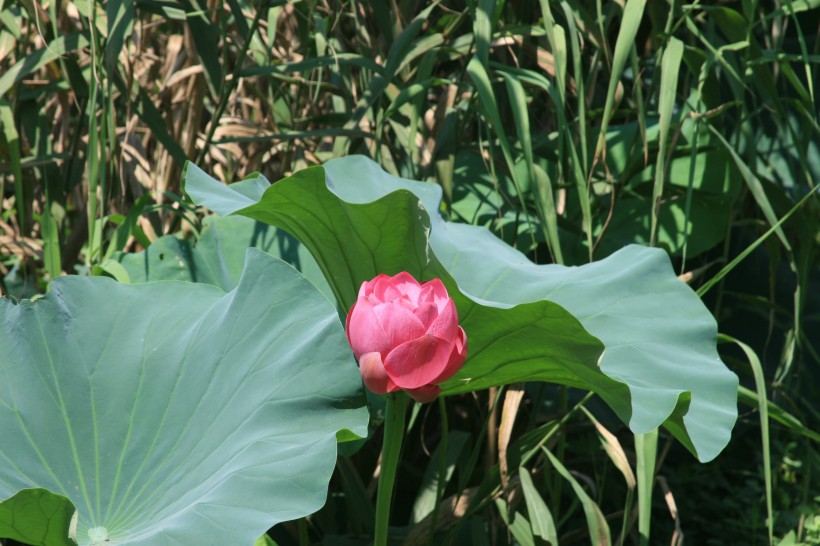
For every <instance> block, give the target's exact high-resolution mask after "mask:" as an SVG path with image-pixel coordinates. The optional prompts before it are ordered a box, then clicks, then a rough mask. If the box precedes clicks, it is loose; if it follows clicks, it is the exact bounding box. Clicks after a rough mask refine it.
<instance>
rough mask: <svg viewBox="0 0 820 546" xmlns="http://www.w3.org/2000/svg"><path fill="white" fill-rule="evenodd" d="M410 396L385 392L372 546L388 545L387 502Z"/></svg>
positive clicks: (391, 492) (390, 491) (388, 521)
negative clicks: (385, 400)
mask: <svg viewBox="0 0 820 546" xmlns="http://www.w3.org/2000/svg"><path fill="white" fill-rule="evenodd" d="M408 402H409V398H408V397H407V395H406V394H405V393H403V392H397V393H393V394H388V395H387V406H386V408H385V413H384V441H383V443H382V468H381V473H380V474H379V487H378V489H377V493H376V535H375V539H374V541H373V544H374V546H387V530H388V525H389V523H390V501H391V500H392V498H393V483H394V482H395V481H396V467H397V466H398V462H399V453H401V444H402V441H403V440H404V416H405V413H406V412H407V403H408Z"/></svg>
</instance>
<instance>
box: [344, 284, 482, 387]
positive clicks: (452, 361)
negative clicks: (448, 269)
mask: <svg viewBox="0 0 820 546" xmlns="http://www.w3.org/2000/svg"><path fill="white" fill-rule="evenodd" d="M345 330H346V332H347V340H348V341H349V342H350V346H351V347H352V348H353V354H354V355H355V356H356V359H357V360H358V361H359V369H360V371H361V373H362V379H363V380H364V384H365V386H366V387H367V388H368V389H370V390H371V391H373V392H374V393H376V394H386V393H389V392H396V391H398V390H404V391H406V392H407V393H408V394H409V395H410V396H411V397H413V398H414V399H415V400H417V401H419V402H431V401H432V400H435V399H436V397H437V396H438V394H439V393H440V392H441V388H440V387H438V386H437V384H438V383H442V382H444V381H446V380H448V379H449V378H451V377H452V376H453V375H454V374H455V373H456V372H457V371H458V370H459V369H461V366H462V365H463V364H464V359H465V358H466V357H467V337H466V335H465V334H464V330H463V329H462V328H461V326H459V325H458V314H457V312H456V306H455V303H453V300H452V299H451V298H450V296H449V295H448V294H447V289H446V288H444V285H443V284H442V283H441V281H440V280H439V279H433V280H432V281H428V282H425V283H422V284H419V282H418V281H417V280H416V279H414V278H413V276H412V275H410V274H409V273H405V272H402V273H399V274H398V275H396V276H394V277H389V276H387V275H379V276H378V277H376V278H375V279H373V280H372V281H367V282H364V283H362V286H361V288H360V289H359V297H358V299H357V300H356V303H355V304H354V305H353V307H352V308H351V309H350V312H349V313H348V314H347V324H346V325H345Z"/></svg>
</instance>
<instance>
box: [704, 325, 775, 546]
mask: <svg viewBox="0 0 820 546" xmlns="http://www.w3.org/2000/svg"><path fill="white" fill-rule="evenodd" d="M718 341H721V342H729V343H734V344H735V345H737V346H738V347H740V349H741V350H742V351H743V353H744V354H745V355H746V358H747V359H748V360H749V366H750V367H751V368H752V376H753V377H754V379H755V392H756V394H757V401H758V405H757V409H758V411H759V412H760V442H761V448H762V450H763V481H764V484H765V488H766V514H767V516H768V517H767V518H766V528H767V530H768V532H769V544H774V510H773V508H772V453H771V443H770V442H769V405H768V403H767V402H768V400H769V399H768V396H766V378H765V376H764V375H763V366H762V365H761V364H760V359H759V358H758V357H757V354H756V353H755V352H754V350H753V349H752V348H751V347H749V346H748V345H746V344H745V343H743V342H742V341H739V340H737V339H735V338H733V337H731V336H727V335H725V334H719V335H718Z"/></svg>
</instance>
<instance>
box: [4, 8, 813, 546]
mask: <svg viewBox="0 0 820 546" xmlns="http://www.w3.org/2000/svg"><path fill="white" fill-rule="evenodd" d="M818 31H820V8H818V3H817V2H816V1H813V0H792V1H788V0H787V1H784V2H753V1H751V0H745V1H740V2H691V3H680V2H674V1H670V2H647V3H645V4H644V3H643V2H640V1H636V0H630V1H629V2H626V3H624V2H623V1H622V2H592V1H576V0H572V1H569V0H565V1H548V0H542V1H540V2H534V1H507V2H504V1H492V0H489V1H488V0H476V1H470V0H466V1H447V0H443V1H441V2H439V3H436V4H427V3H424V2H419V1H410V0H403V1H398V0H395V1H392V2H387V1H376V2H335V1H325V2H322V1H302V2H290V3H285V2H282V1H274V0H268V1H262V2H250V1H245V0H230V1H228V2H225V3H223V2H215V1H210V2H205V1H196V0H182V1H175V0H168V1H163V0H141V1H138V2H126V1H117V0H110V1H108V2H105V1H97V2H94V1H91V2H86V1H80V2H67V1H56V0H55V1H50V2H31V1H21V2H8V1H7V2H2V1H0V124H2V134H0V199H2V203H3V206H2V217H0V279H2V283H0V290H2V293H3V295H4V296H12V297H17V298H21V297H30V296H33V295H35V294H37V293H41V292H43V291H45V290H46V289H47V286H48V283H49V281H50V280H51V279H53V278H54V277H55V276H57V275H60V274H63V273H67V274H108V275H112V276H117V274H118V270H117V267H116V265H114V260H112V258H113V257H115V256H116V255H117V253H118V252H120V251H129V252H136V251H140V250H142V249H145V248H147V247H149V246H150V245H151V244H152V242H153V241H155V240H156V239H157V238H158V237H160V236H162V235H167V234H175V235H176V236H178V237H182V238H197V237H198V236H199V233H200V231H201V229H202V225H201V218H202V214H201V211H197V210H195V209H194V208H192V206H191V205H190V202H189V201H187V202H186V199H185V197H184V192H183V188H181V187H180V181H181V178H182V177H181V174H182V169H183V167H184V164H185V161H186V160H191V161H194V162H196V163H197V164H198V165H199V166H200V167H202V168H203V169H205V170H206V171H209V172H211V173H212V174H213V175H214V176H215V177H216V178H219V179H222V180H225V181H233V180H237V179H240V178H242V177H245V176H247V175H249V174H250V173H252V172H255V171H259V172H262V173H263V174H264V175H265V176H266V177H268V178H269V179H270V180H277V179H279V178H281V177H283V176H285V175H287V174H290V173H292V172H294V171H296V170H298V169H301V168H303V167H306V166H308V165H313V164H317V163H321V162H322V161H325V160H327V159H329V158H331V157H337V156H341V155H347V154H354V153H357V154H365V155H368V156H370V157H372V158H374V159H375V160H377V161H379V162H380V163H381V164H382V165H383V167H384V168H385V169H386V170H388V171H389V172H392V173H394V174H398V175H401V176H405V177H408V178H413V179H418V180H428V181H430V182H431V183H437V184H440V185H441V186H442V187H443V189H444V193H445V210H443V213H444V214H446V215H448V216H449V217H450V218H452V219H455V220H458V221H462V222H468V223H473V224H478V225H483V226H486V227H487V228H489V229H490V230H492V231H493V232H495V233H496V234H497V235H499V236H500V237H502V238H504V239H505V240H506V241H508V242H509V243H511V244H513V245H515V246H516V247H517V248H519V249H520V250H522V251H523V252H526V253H528V255H530V257H531V258H532V259H533V260H535V261H537V262H540V263H549V262H556V263H564V264H567V265H578V264H583V263H586V262H588V261H590V260H593V259H600V258H603V257H605V256H606V255H608V254H609V253H611V252H613V251H614V250H616V249H618V248H620V247H621V246H623V245H626V244H629V243H639V244H652V245H656V246H660V247H663V248H664V249H666V250H667V251H668V252H669V254H670V256H671V257H672V259H673V262H674V264H675V267H676V269H677V270H678V272H679V273H680V275H681V278H682V280H683V281H684V282H688V283H690V284H691V285H692V287H693V288H694V289H696V290H699V292H700V293H701V294H702V295H703V298H704V301H705V303H706V304H707V305H708V306H709V308H710V309H711V310H712V312H713V313H714V315H715V317H716V319H717V320H718V324H719V329H720V331H721V332H722V333H724V334H727V335H729V336H732V337H733V338H736V339H738V340H740V341H742V342H744V343H746V344H748V346H749V347H750V348H751V350H752V356H753V358H751V359H750V358H749V355H747V354H746V353H744V352H742V351H740V350H739V349H738V348H737V346H735V345H732V344H726V345H722V346H721V349H722V352H723V356H724V359H725V361H726V362H727V364H728V365H729V366H730V367H731V368H732V369H733V370H734V371H735V372H736V373H738V375H739V376H740V377H741V383H742V384H743V385H744V386H745V388H746V389H749V390H742V392H741V401H742V402H743V403H742V404H741V406H740V408H741V416H740V420H739V422H738V425H737V428H736V433H735V437H734V439H733V441H732V443H731V444H730V445H729V447H728V448H727V450H726V451H725V453H723V454H722V455H721V456H720V457H718V459H717V460H715V461H713V462H711V463H708V464H705V465H702V464H699V463H697V462H696V461H694V460H693V458H692V457H691V455H689V454H688V453H687V452H686V451H685V450H684V449H683V448H682V447H681V446H679V445H677V444H675V443H673V442H671V440H670V441H669V442H667V443H664V442H665V441H666V440H665V438H664V437H663V436H662V442H661V447H662V449H661V452H660V454H659V464H658V471H657V472H658V479H657V485H656V489H657V491H656V495H655V502H654V505H653V506H652V510H653V512H652V515H653V518H652V519H653V540H652V543H653V544H655V543H657V544H666V543H668V542H670V541H671V542H672V543H673V544H674V543H675V542H674V541H675V540H676V538H675V537H677V536H679V535H680V534H681V533H682V534H683V535H684V536H685V537H686V543H687V544H710V545H711V544H714V545H736V544H766V543H769V542H770V538H769V532H770V530H769V529H768V525H767V517H768V516H767V507H766V489H767V486H768V487H769V488H770V490H771V498H772V503H773V505H772V510H773V515H774V518H773V520H772V521H771V527H772V529H771V532H772V533H773V537H774V539H773V540H774V543H777V542H778V541H779V540H780V539H781V538H783V537H785V538H784V539H783V544H797V543H800V542H802V543H805V544H820V498H818V497H817V492H818V491H820V479H818V473H820V457H818V451H817V447H818V444H817V441H818V434H817V430H818V423H819V422H820V416H819V415H818V408H817V405H816V400H817V399H818V396H820V392H818V384H820V383H818V379H819V378H818V375H820V366H819V365H820V357H819V356H818V353H819V352H820V267H819V264H820V262H819V261H818V247H819V245H820V202H818V199H817V197H816V194H814V195H811V194H812V192H813V190H814V188H815V180H817V179H818V178H820V124H818V119H820V118H818V108H817V101H816V97H815V94H816V93H817V91H818V90H817V89H816V88H817V84H818V83H820V80H818V78H817V76H816V74H817V71H818V62H819V61H820V39H818ZM788 215H790V216H788ZM787 216H788V218H787ZM784 219H785V221H784ZM767 234H768V235H767ZM738 257H743V260H742V261H740V262H739V263H737V264H735V262H733V260H734V259H736V258H738ZM669 312H670V313H673V312H674V310H670V311H669ZM756 359H757V360H756ZM750 364H751V365H750ZM755 366H757V367H758V369H759V371H761V372H762V374H763V377H764V382H763V383H761V384H760V385H759V386H760V388H762V389H763V390H764V391H765V393H766V395H767V397H768V399H769V400H770V401H771V402H772V403H774V404H776V406H772V407H771V408H770V409H769V412H770V417H771V418H772V423H771V427H768V426H767V427H765V428H764V429H765V430H767V433H768V434H769V438H768V441H763V440H762V439H761V432H762V429H761V421H760V415H759V411H758V407H759V405H758V403H759V400H758V399H757V397H756V395H755V394H754V391H755V387H756V384H755V380H754V376H753V369H754V367H755ZM764 383H765V384H764ZM518 390H519V389H518V388H515V389H512V391H518ZM509 392H510V391H506V392H505V391H504V390H503V389H502V391H501V392H497V391H491V392H489V393H486V394H482V395H481V396H465V397H461V398H453V399H448V400H447V401H446V404H442V405H432V406H428V407H424V408H422V409H421V411H420V413H419V415H418V417H417V419H416V421H414V426H413V429H412V431H411V439H410V440H409V441H408V443H407V445H408V446H410V447H408V448H407V449H406V450H405V454H404V463H403V465H404V466H403V470H404V474H403V476H405V477H404V478H400V481H399V488H400V490H399V500H398V501H397V508H396V517H395V520H394V523H395V524H396V525H397V526H398V527H402V526H404V527H402V528H400V529H397V536H402V535H404V534H408V535H409V538H407V539H405V540H406V541H407V543H408V544H413V543H421V542H423V541H424V540H426V538H427V534H426V533H425V532H424V530H425V529H426V527H424V523H423V522H422V523H419V521H417V520H420V519H421V515H424V513H425V512H424V511H423V510H421V509H420V508H418V509H416V516H415V518H414V516H413V515H412V514H413V505H414V503H415V504H416V505H418V504H419V503H420V502H421V503H422V504H424V503H427V504H429V505H431V506H432V504H431V503H434V502H435V498H436V493H439V496H441V495H443V496H444V497H445V499H447V498H451V499H452V504H446V503H445V508H444V509H443V510H442V514H441V515H440V516H438V517H437V520H436V522H435V526H436V527H437V528H438V529H439V530H440V531H441V532H440V533H439V534H438V535H437V536H436V538H435V540H436V541H438V542H439V543H452V544H456V543H474V544H506V543H510V542H512V541H517V542H519V543H521V544H527V543H533V544H537V543H539V542H538V541H540V540H541V539H540V538H538V537H535V538H533V536H532V532H533V529H532V526H531V525H530V524H529V523H526V521H525V520H523V516H527V517H529V518H530V519H532V516H533V513H534V512H535V511H534V508H533V507H532V506H530V505H529V504H528V503H525V502H524V500H523V498H522V494H521V488H522V485H521V484H522V481H520V480H519V478H518V477H517V473H518V472H517V462H516V461H518V460H519V458H520V454H521V453H522V452H524V451H526V449H525V448H526V447H528V446H531V445H533V441H534V440H533V437H535V436H537V434H536V435H535V436H533V434H532V432H533V431H538V430H539V427H542V426H546V425H545V424H550V423H553V424H556V423H557V424H558V426H557V427H556V428H555V429H554V430H555V432H554V434H553V435H552V436H551V438H550V440H549V444H548V445H550V446H551V447H552V449H553V451H554V452H555V453H556V454H560V459H561V461H562V462H563V464H564V465H565V466H566V467H567V468H568V469H570V470H572V471H573V472H574V473H575V474H574V475H575V476H576V477H577V478H578V479H579V482H580V483H582V484H583V485H584V487H585V488H586V491H587V493H588V494H589V496H590V497H591V499H592V500H594V501H595V503H597V505H599V506H600V508H601V510H602V511H603V513H604V514H605V515H606V517H607V518H608V520H609V523H610V526H611V527H612V529H613V540H617V538H616V537H618V536H619V534H620V532H621V530H622V528H623V530H624V534H625V540H624V543H625V544H633V543H637V541H638V539H637V532H636V525H635V518H634V517H633V516H634V514H636V513H637V512H636V510H634V509H632V506H631V498H632V497H631V494H630V493H629V491H630V488H629V481H628V480H625V479H624V476H623V475H622V474H621V472H619V470H618V468H617V467H616V466H615V465H614V463H613V462H612V460H611V459H610V458H608V457H607V454H606V452H605V451H604V450H603V449H602V446H603V445H608V446H609V447H611V448H612V449H615V451H616V452H617V451H618V449H622V450H623V452H624V453H625V455H626V457H627V458H628V459H629V460H630V461H633V466H634V447H633V440H632V436H631V434H630V433H629V432H628V430H626V429H625V428H624V427H623V426H622V425H620V424H619V423H618V422H617V421H616V420H614V419H613V418H612V417H611V416H609V415H608V414H607V413H606V412H605V411H604V410H603V409H602V408H600V407H598V406H597V405H596V404H595V401H594V400H593V401H591V402H589V403H587V404H586V407H587V408H588V409H589V410H590V411H591V412H592V414H594V415H595V416H597V419H598V420H599V421H600V423H601V424H602V426H605V427H606V428H607V429H608V430H609V431H610V432H611V433H613V434H615V435H616V437H617V438H618V439H619V440H620V443H617V442H616V443H613V440H612V439H611V438H610V439H609V440H607V437H606V435H603V436H602V435H599V434H596V432H595V427H594V421H593V420H592V418H591V417H588V416H587V415H586V414H585V413H583V412H582V411H580V410H577V409H576V410H574V411H573V410H572V409H573V408H574V405H575V403H576V402H578V400H579V398H580V395H578V394H577V393H575V392H573V391H566V390H563V389H557V388H552V387H549V386H544V385H535V384H534V385H527V386H521V387H520V392H523V393H524V397H523V402H522V403H521V405H520V406H516V405H515V404H513V403H510V404H509V405H508V406H505V407H504V409H503V410H502V408H501V403H502V401H504V400H513V399H514V397H511V396H510V395H509ZM496 401H497V402H498V403H497V404H495V403H496ZM445 417H446V422H447V425H448V426H447V428H446V429H445V428H444V427H443V422H444V421H445V420H444V418H445ZM550 426H551V425H550ZM507 427H509V430H508V428H507ZM499 428H500V429H501V437H502V441H501V442H499V439H498V438H499ZM540 430H541V431H542V432H543V430H544V429H540ZM443 431H448V435H447V438H448V441H447V442H446V443H447V449H446V450H445V451H446V453H447V457H448V458H447V459H446V461H447V468H448V469H449V472H451V473H452V477H451V478H450V479H449V482H448V484H447V487H446V489H443V490H442V491H436V483H437V481H436V475H437V469H438V465H439V458H438V457H437V456H434V453H432V452H433V451H434V450H435V449H436V446H438V445H439V444H440V440H441V437H442V432H443ZM505 431H507V432H506V433H508V434H510V437H511V438H512V447H510V449H509V450H505V446H504V442H503V438H504V436H505ZM516 442H517V443H516ZM607 442H608V443H607ZM612 446H615V447H612ZM621 446H622V448H621ZM377 447H378V442H371V443H369V444H368V445H367V446H365V447H364V448H363V449H362V451H360V452H358V453H356V454H351V456H350V457H343V458H342V459H340V463H339V466H338V470H337V477H336V479H335V480H334V483H333V489H332V491H331V496H330V500H329V503H328V506H327V507H326V508H325V509H323V511H322V512H320V513H319V514H317V515H315V516H313V517H311V518H309V520H303V521H300V522H296V523H293V524H288V525H284V526H282V527H281V528H279V529H276V530H275V531H274V532H273V533H272V536H274V537H276V540H277V541H278V543H279V544H282V545H285V544H306V543H318V542H319V541H320V540H321V541H322V542H321V543H322V544H328V545H331V544H333V545H336V544H365V543H367V538H366V536H367V534H368V533H370V532H372V496H373V491H374V489H373V483H372V473H373V468H374V467H375V466H376V457H377V455H378V451H377ZM500 451H501V452H504V453H503V455H502V457H501V461H499V454H500ZM764 454H765V457H767V458H768V457H769V456H770V459H771V460H770V462H768V463H767V459H766V458H764ZM507 455H509V460H508V461H507V462H505V461H504V459H505V458H506V457H507ZM767 464H768V466H769V467H770V469H771V476H770V477H768V478H767V477H766V475H765V473H764V467H765V466H767ZM426 468H427V469H428V470H427V471H426V472H425V469H426ZM526 468H528V469H529V470H530V471H531V472H532V473H533V480H534V484H535V486H536V489H537V490H538V492H539V495H540V496H541V497H542V498H543V499H544V501H545V502H546V504H547V505H548V506H549V507H550V509H551V511H552V513H553V514H554V515H555V519H556V523H557V524H558V526H559V527H558V530H559V536H560V537H562V539H561V544H572V543H576V542H580V543H583V542H586V541H588V540H589V539H588V534H589V531H588V530H587V527H588V526H587V522H586V520H585V518H584V513H583V510H582V505H583V503H581V502H579V500H578V498H579V497H578V496H577V495H576V493H575V492H574V491H573V490H572V489H571V488H569V487H567V486H566V485H564V486H562V485H561V483H562V482H561V479H560V478H558V477H556V476H555V473H554V472H552V471H551V470H550V466H549V464H546V463H545V461H544V460H543V459H542V458H541V459H539V458H536V459H534V460H532V461H529V462H528V464H527V466H526ZM507 469H509V472H510V478H511V482H510V484H511V485H510V486H509V487H507V489H506V490H503V491H502V487H501V486H502V480H501V477H500V475H501V473H502V472H506V471H507ZM447 475H449V473H448V474H445V476H447ZM505 480H506V478H505ZM420 483H421V484H422V488H421V489H420V488H419V484H420ZM523 483H526V478H524V482H523ZM430 484H432V493H431V489H430ZM442 484H443V482H442ZM425 486H426V487H427V489H425ZM459 492H465V493H464V494H462V495H459ZM431 495H433V496H432V500H431ZM451 495H453V497H451ZM463 499H467V500H466V501H464V500H463ZM494 499H495V500H494ZM498 499H501V502H502V503H506V502H509V503H510V504H511V505H513V506H517V507H518V508H517V510H518V511H519V512H520V514H521V515H522V518H521V519H518V523H515V522H514V521H513V522H509V523H507V522H505V521H504V519H503V518H502V517H501V511H499V510H497V509H496V505H497V504H498ZM459 500H462V501H463V502H461V503H459V502H457V501H459ZM467 501H469V502H467ZM465 503H467V504H468V505H469V508H466V511H465V506H467V504H465ZM625 506H628V507H629V508H630V510H629V513H628V514H626V516H625V515H624V513H623V510H624V507H625ZM428 511H429V510H428ZM630 514H631V515H630ZM622 521H623V522H624V523H623V524H622ZM522 522H523V523H522ZM428 524H429V522H428ZM428 527H429V525H428ZM414 533H421V534H414ZM419 536H422V537H424V538H423V539H421V542H414V541H417V540H419V539H418V537H419Z"/></svg>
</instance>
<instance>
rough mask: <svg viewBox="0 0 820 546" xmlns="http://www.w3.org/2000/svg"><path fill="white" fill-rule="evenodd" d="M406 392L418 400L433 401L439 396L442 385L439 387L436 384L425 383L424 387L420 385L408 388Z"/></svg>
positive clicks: (424, 402)
mask: <svg viewBox="0 0 820 546" xmlns="http://www.w3.org/2000/svg"><path fill="white" fill-rule="evenodd" d="M406 392H407V394H409V395H410V398H412V399H413V400H415V401H416V402H421V403H422V404H426V403H427V402H432V401H433V400H435V399H436V398H438V395H439V393H440V392H441V387H437V386H435V385H425V386H424V387H419V388H418V389H407V390H406Z"/></svg>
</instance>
